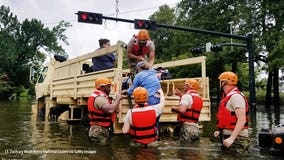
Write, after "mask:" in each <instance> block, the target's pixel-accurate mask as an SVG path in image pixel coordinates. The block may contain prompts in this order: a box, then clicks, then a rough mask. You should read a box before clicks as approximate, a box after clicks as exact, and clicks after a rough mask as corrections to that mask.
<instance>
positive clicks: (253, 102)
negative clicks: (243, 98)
mask: <svg viewBox="0 0 284 160" xmlns="http://www.w3.org/2000/svg"><path fill="white" fill-rule="evenodd" d="M247 38H248V39H247V50H248V56H249V90H250V94H249V97H250V112H251V114H253V115H254V114H255V113H256V98H255V80H254V55H253V37H252V34H248V35H247Z"/></svg>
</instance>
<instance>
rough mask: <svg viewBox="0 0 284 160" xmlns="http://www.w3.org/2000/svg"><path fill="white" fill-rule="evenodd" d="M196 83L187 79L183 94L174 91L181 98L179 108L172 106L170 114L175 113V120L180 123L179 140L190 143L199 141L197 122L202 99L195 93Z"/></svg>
mask: <svg viewBox="0 0 284 160" xmlns="http://www.w3.org/2000/svg"><path fill="white" fill-rule="evenodd" d="M197 89H198V81H197V80H195V79H188V80H186V81H185V83H184V92H185V94H183V95H182V93H181V92H180V91H179V90H177V89H176V94H177V95H178V96H180V97H181V99H180V103H179V106H173V107H172V109H171V110H172V112H176V113H177V120H178V122H180V123H181V128H180V132H179V136H180V140H185V141H188V142H192V141H195V140H198V139H199V127H198V121H199V116H200V111H201V109H202V107H203V101H202V97H201V96H200V95H199V94H198V93H197Z"/></svg>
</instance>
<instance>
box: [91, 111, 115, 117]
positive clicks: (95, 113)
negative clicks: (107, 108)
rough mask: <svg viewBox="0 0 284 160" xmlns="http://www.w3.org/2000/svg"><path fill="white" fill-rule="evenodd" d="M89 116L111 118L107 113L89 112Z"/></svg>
mask: <svg viewBox="0 0 284 160" xmlns="http://www.w3.org/2000/svg"><path fill="white" fill-rule="evenodd" d="M89 114H91V115H94V116H99V117H109V116H110V114H107V113H104V114H100V113H97V112H92V111H89Z"/></svg>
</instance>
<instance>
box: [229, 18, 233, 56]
mask: <svg viewBox="0 0 284 160" xmlns="http://www.w3.org/2000/svg"><path fill="white" fill-rule="evenodd" d="M229 24H230V34H233V29H232V24H233V22H232V21H231V22H229ZM232 43H233V39H232V38H231V44H232ZM231 50H233V46H231Z"/></svg>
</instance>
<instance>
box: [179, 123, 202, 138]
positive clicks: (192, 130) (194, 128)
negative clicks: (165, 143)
mask: <svg viewBox="0 0 284 160" xmlns="http://www.w3.org/2000/svg"><path fill="white" fill-rule="evenodd" d="M179 136H180V139H181V140H185V141H189V142H192V141H194V140H197V139H199V128H198V124H197V123H191V122H184V123H183V124H182V127H181V129H180V133H179Z"/></svg>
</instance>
